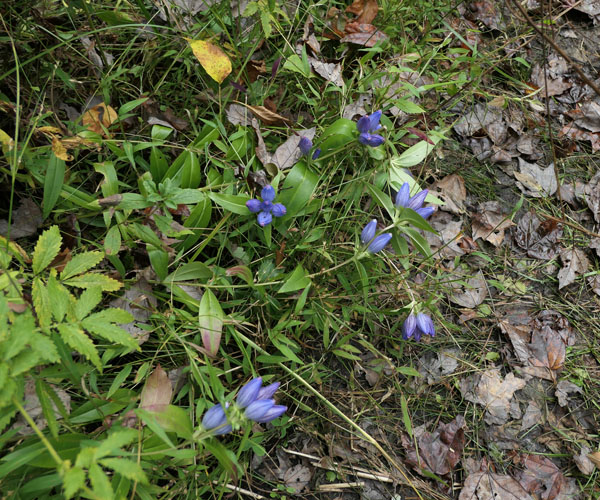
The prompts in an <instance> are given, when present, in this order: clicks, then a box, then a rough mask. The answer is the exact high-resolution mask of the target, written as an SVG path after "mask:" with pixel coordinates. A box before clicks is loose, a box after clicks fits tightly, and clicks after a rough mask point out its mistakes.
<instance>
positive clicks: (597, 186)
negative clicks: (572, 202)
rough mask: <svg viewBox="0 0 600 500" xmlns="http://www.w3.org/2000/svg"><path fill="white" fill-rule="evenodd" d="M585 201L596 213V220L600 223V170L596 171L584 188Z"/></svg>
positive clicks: (593, 212)
mask: <svg viewBox="0 0 600 500" xmlns="http://www.w3.org/2000/svg"><path fill="white" fill-rule="evenodd" d="M583 193H584V195H585V201H586V202H587V205H588V208H589V209H590V210H591V211H592V214H594V219H595V220H596V222H598V223H600V172H598V173H596V175H594V177H592V179H591V180H590V182H589V183H588V184H586V185H585V187H584V188H583Z"/></svg>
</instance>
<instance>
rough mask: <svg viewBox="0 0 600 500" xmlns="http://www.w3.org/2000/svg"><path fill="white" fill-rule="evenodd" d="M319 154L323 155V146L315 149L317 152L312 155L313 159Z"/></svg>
mask: <svg viewBox="0 0 600 500" xmlns="http://www.w3.org/2000/svg"><path fill="white" fill-rule="evenodd" d="M319 156H321V148H317V149H315V152H314V153H313V155H312V159H313V160H316V159H317V158H318V157H319Z"/></svg>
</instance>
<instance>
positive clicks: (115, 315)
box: [89, 307, 134, 323]
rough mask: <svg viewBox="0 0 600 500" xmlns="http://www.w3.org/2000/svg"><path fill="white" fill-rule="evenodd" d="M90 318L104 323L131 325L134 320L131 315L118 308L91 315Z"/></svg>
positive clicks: (110, 308)
mask: <svg viewBox="0 0 600 500" xmlns="http://www.w3.org/2000/svg"><path fill="white" fill-rule="evenodd" d="M89 318H90V319H93V320H94V321H100V322H104V323H131V322H132V321H133V320H134V317H133V316H132V315H131V313H128V312H127V311H124V310H123V309H119V308H118V307H109V308H108V309H103V310H102V311H98V312H96V313H94V314H92V315H90V316H89Z"/></svg>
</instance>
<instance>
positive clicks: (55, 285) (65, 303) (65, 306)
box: [46, 272, 74, 323]
mask: <svg viewBox="0 0 600 500" xmlns="http://www.w3.org/2000/svg"><path fill="white" fill-rule="evenodd" d="M46 287H47V289H48V295H49V296H50V297H52V314H53V316H54V319H56V321H58V322H59V323H60V322H62V320H63V318H64V317H65V315H66V314H67V311H68V310H69V305H70V303H71V301H72V300H74V297H73V296H72V295H71V294H70V293H69V291H68V290H67V289H66V288H65V287H64V286H63V285H62V284H61V283H59V282H58V280H57V279H56V277H55V273H54V272H53V273H51V274H50V276H49V277H48V284H47V285H46Z"/></svg>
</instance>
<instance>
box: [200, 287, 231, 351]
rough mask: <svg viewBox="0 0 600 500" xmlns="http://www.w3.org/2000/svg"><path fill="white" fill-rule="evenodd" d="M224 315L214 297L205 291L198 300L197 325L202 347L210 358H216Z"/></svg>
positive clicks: (208, 291) (208, 290) (207, 290)
mask: <svg viewBox="0 0 600 500" xmlns="http://www.w3.org/2000/svg"><path fill="white" fill-rule="evenodd" d="M224 318H225V314H224V313H223V309H221V305H220V304H219V301H218V300H217V298H216V297H215V295H214V294H213V293H212V292H211V291H210V289H208V288H207V289H206V290H205V291H204V294H203V295H202V299H201V300H200V308H199V309H198V324H199V326H200V334H201V335H202V345H203V346H204V349H206V351H207V353H208V354H209V355H210V356H213V357H214V356H216V354H217V352H218V351H219V345H220V343H221V332H222V330H223V319H224Z"/></svg>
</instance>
